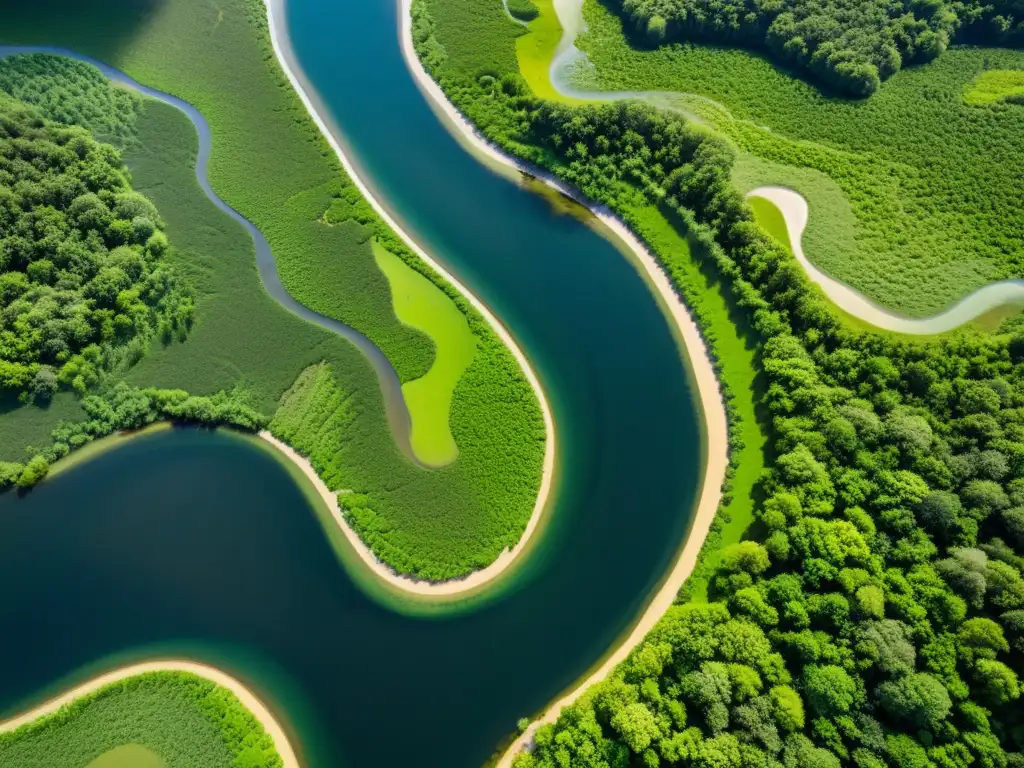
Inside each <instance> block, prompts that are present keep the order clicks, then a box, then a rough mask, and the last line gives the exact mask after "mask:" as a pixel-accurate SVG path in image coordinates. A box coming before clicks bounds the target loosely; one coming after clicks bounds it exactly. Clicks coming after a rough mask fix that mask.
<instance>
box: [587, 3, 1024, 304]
mask: <svg viewBox="0 0 1024 768" xmlns="http://www.w3.org/2000/svg"><path fill="white" fill-rule="evenodd" d="M585 16H586V22H587V32H586V33H585V34H583V35H582V36H581V37H580V40H579V41H578V43H577V44H578V45H579V47H580V48H581V49H582V50H584V51H585V52H586V53H587V55H588V57H589V59H590V62H591V64H592V67H590V68H588V72H587V77H588V79H589V80H590V81H594V80H596V86H597V87H598V88H600V89H601V90H659V91H674V92H677V93H684V94H696V95H698V96H699V97H700V98H694V97H691V98H689V99H685V100H684V103H685V106H686V108H687V110H688V111H690V112H694V113H696V114H698V115H699V116H700V117H701V118H702V119H704V120H705V121H706V122H708V123H709V124H710V125H712V126H713V127H714V128H715V129H716V130H718V131H720V132H721V133H723V134H724V135H725V136H727V137H728V138H729V139H730V140H731V141H732V142H733V143H734V144H735V145H736V146H737V148H738V149H739V150H741V152H742V153H743V155H750V156H752V157H753V158H754V160H755V161H756V162H748V161H746V160H745V159H744V156H743V155H741V158H740V162H739V163H738V167H737V178H739V177H740V176H742V175H743V174H744V173H746V176H745V181H746V182H748V183H751V184H753V186H757V185H758V184H763V183H778V184H783V185H785V186H789V187H792V188H793V189H796V190H797V191H800V192H802V193H804V194H805V196H806V197H807V199H808V200H809V201H810V202H811V204H812V205H813V206H814V210H815V216H814V217H812V221H811V223H810V224H809V226H808V231H807V233H806V237H805V240H804V248H805V251H806V253H807V255H808V258H810V259H812V260H813V261H814V262H815V263H816V264H817V265H818V266H819V267H820V268H822V269H823V270H825V271H826V272H828V273H829V274H831V275H832V276H834V277H836V278H837V279H839V280H842V281H843V282H846V283H848V284H850V285H852V286H853V287H855V288H857V289H858V290H860V291H861V292H863V293H865V294H866V295H868V296H870V297H871V298H873V299H874V300H876V301H878V302H879V303H881V304H884V305H886V306H889V307H892V308H894V309H896V310H898V311H901V312H903V313H906V314H909V315H917V316H922V315H930V314H933V313H935V312H937V311H939V310H941V309H944V308H945V307H947V306H948V305H949V304H951V303H953V302H955V301H956V300H957V299H959V298H961V297H962V296H964V295H966V294H967V293H969V292H971V291H972V290H974V289H976V288H979V287H981V286H983V285H985V284H987V283H989V282H992V281H993V280H999V279H1002V278H1007V277H1016V276H1019V275H1020V274H1021V273H1022V272H1024V251H1022V250H1021V248H1020V231H1021V227H1022V226H1024V197H1022V194H1024V192H1022V188H1021V185H1020V182H1019V179H1020V174H1021V158H1022V157H1024V111H1022V110H1018V109H1002V110H979V109H976V108H972V107H969V106H967V105H965V104H964V100H963V94H964V88H965V85H966V84H968V83H970V82H972V81H973V80H974V78H975V77H976V76H977V75H978V74H979V73H980V72H982V71H984V70H985V68H986V67H995V68H1000V69H1006V70H1009V69H1024V53H1022V52H1019V51H1009V50H1001V49H999V50H997V49H975V48H954V49H952V50H950V51H948V52H947V54H946V55H944V56H943V57H941V58H940V59H939V60H937V61H934V62H931V63H929V64H927V65H925V66H919V67H910V68H907V69H904V70H903V71H901V72H899V73H897V74H896V75H894V76H893V77H892V78H891V79H890V80H888V81H887V82H886V83H885V84H884V85H883V86H882V87H881V88H880V89H879V91H878V92H877V93H875V94H874V95H873V96H872V97H871V98H869V99H866V100H860V101H849V100H845V99H835V98H826V97H825V96H823V95H822V94H821V93H820V92H819V91H818V90H817V89H816V88H814V87H813V86H811V85H808V84H807V83H805V82H803V81H801V80H799V79H796V78H794V77H792V76H790V75H788V74H786V73H784V72H782V71H780V70H778V69H776V68H775V67H773V66H772V65H771V63H770V62H768V61H767V60H766V59H764V58H762V57H759V56H756V55H754V54H751V53H748V52H744V51H739V50H733V49H725V48H717V47H710V46H699V45H678V44H675V45H666V46H662V47H659V48H658V49H656V50H647V49H643V48H634V47H632V46H631V45H630V42H629V40H628V39H627V37H626V35H625V34H624V32H623V28H622V23H621V21H620V20H619V18H618V17H617V16H616V15H615V14H614V13H613V12H612V11H611V10H609V8H607V7H605V6H603V5H601V4H600V3H599V2H597V0H587V3H586V4H585ZM589 84H590V85H593V84H594V83H593V82H591V83H589ZM742 166H747V167H746V169H744V168H743V167H742ZM765 176H770V177H772V178H771V180H769V179H766V178H765ZM809 187H810V189H809ZM750 188H752V187H749V186H745V187H740V189H741V191H748V190H749V189H750ZM837 192H838V193H841V194H836V193H837ZM815 194H819V195H821V194H824V197H823V198H822V199H825V200H826V201H827V204H822V203H821V202H820V201H819V200H818V199H815V197H814V195H815Z"/></svg>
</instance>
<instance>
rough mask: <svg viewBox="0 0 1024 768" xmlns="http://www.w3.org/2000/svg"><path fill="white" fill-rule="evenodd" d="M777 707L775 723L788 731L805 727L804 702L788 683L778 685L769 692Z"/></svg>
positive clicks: (800, 729)
mask: <svg viewBox="0 0 1024 768" xmlns="http://www.w3.org/2000/svg"><path fill="white" fill-rule="evenodd" d="M768 695H769V697H770V698H771V700H772V704H773V705H774V707H775V723H776V724H777V725H778V726H779V728H780V729H781V730H782V731H784V732H788V733H792V732H794V731H802V730H803V728H804V703H803V701H802V700H801V699H800V694H799V693H797V692H796V691H794V690H793V689H792V688H790V687H789V686H788V685H776V686H775V687H774V688H772V689H771V690H770V691H769V692H768Z"/></svg>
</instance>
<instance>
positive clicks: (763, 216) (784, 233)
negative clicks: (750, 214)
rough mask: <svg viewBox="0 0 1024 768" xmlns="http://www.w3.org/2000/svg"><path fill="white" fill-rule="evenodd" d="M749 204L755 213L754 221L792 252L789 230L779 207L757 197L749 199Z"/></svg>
mask: <svg viewBox="0 0 1024 768" xmlns="http://www.w3.org/2000/svg"><path fill="white" fill-rule="evenodd" d="M747 202H749V203H750V207H751V208H752V209H753V211H754V220H755V221H756V222H757V224H758V226H759V227H761V229H763V230H764V231H765V232H767V233H768V234H769V235H771V236H772V237H774V238H775V240H776V242H778V244H779V245H781V246H782V247H783V248H785V249H786V250H787V251H791V250H792V249H791V247H790V238H789V228H788V227H787V226H786V218H785V217H784V216H783V215H782V211H780V210H779V207H778V206H777V205H775V203H773V202H772V201H771V200H768V199H766V198H763V197H757V196H754V197H749V198H747Z"/></svg>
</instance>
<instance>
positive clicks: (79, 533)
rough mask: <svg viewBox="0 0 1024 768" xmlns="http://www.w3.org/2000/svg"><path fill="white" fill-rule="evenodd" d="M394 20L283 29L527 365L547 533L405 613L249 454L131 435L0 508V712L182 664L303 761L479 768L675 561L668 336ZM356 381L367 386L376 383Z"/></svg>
mask: <svg viewBox="0 0 1024 768" xmlns="http://www.w3.org/2000/svg"><path fill="white" fill-rule="evenodd" d="M397 13H398V6H397V4H395V3H389V2H380V1H379V0H354V1H353V2H351V3H345V4H330V5H327V6H324V5H323V4H322V3H318V2H316V1H315V0H290V1H289V3H288V5H287V26H288V28H289V31H290V33H291V41H292V46H293V49H294V53H295V55H296V57H297V59H298V62H299V63H300V64H301V67H302V69H303V70H304V73H305V77H306V78H307V79H308V82H309V83H310V84H311V86H312V87H313V88H314V89H315V91H316V92H317V94H318V97H319V100H320V102H321V104H322V106H323V107H324V111H325V117H326V118H327V119H328V120H329V121H330V122H332V123H333V124H334V126H335V127H336V128H337V130H338V133H339V135H340V136H341V137H343V139H344V141H345V143H346V152H347V154H348V155H349V157H350V158H351V159H352V161H353V162H354V164H355V165H356V166H357V169H358V172H359V175H360V176H361V177H362V178H363V179H364V180H365V181H366V182H367V183H368V184H369V186H371V187H372V189H373V192H374V195H375V197H376V198H377V199H378V200H379V201H380V202H381V203H382V204H383V205H384V206H385V207H386V209H387V210H388V212H389V213H390V214H391V215H392V216H393V217H394V218H395V219H396V220H397V221H398V222H400V223H401V225H402V227H403V229H405V230H406V231H408V232H410V233H411V234H412V235H413V237H414V238H415V239H416V241H417V242H418V243H420V244H421V245H423V247H424V248H425V249H426V250H427V251H429V253H430V254H431V255H433V256H434V257H435V258H436V259H437V260H438V261H439V262H440V263H442V264H443V265H444V266H445V267H447V268H448V269H450V271H451V272H453V273H454V274H455V275H456V276H457V277H458V278H459V279H460V280H461V281H462V282H463V283H465V284H466V285H467V286H468V288H469V289H470V290H471V291H472V292H473V293H474V294H476V295H477V296H479V297H480V298H481V299H482V300H483V301H484V302H485V303H486V304H487V306H489V307H490V308H492V309H493V310H494V312H495V314H496V315H498V316H499V317H500V318H501V319H502V321H503V323H504V324H505V325H506V326H507V327H508V328H509V329H510V330H511V331H512V333H513V334H514V336H515V338H516V340H517V342H519V344H520V346H521V347H522V348H523V350H524V351H525V353H526V355H527V356H528V358H529V359H530V361H531V362H532V363H533V365H534V367H535V369H536V370H537V373H538V376H539V378H540V379H541V382H542V384H543V385H544V389H545V391H546V392H547V393H548V394H549V400H550V403H551V407H552V411H553V413H554V416H555V421H556V424H557V428H558V435H559V448H558V450H559V454H558V466H559V474H558V483H557V487H556V490H555V496H554V507H553V511H552V513H551V523H550V525H549V526H548V528H547V530H546V531H545V534H544V536H543V537H541V539H540V540H539V541H538V543H537V545H536V547H535V548H534V550H533V552H532V553H531V554H530V556H529V558H528V559H527V560H526V561H525V562H524V564H523V567H522V568H521V569H520V570H519V571H518V572H517V573H516V575H515V577H514V579H515V581H514V583H512V584H509V585H506V589H504V590H503V591H502V592H501V593H500V594H497V595H496V596H494V598H493V599H491V600H489V601H487V602H485V603H482V604H481V605H479V606H474V608H475V610H472V611H468V610H467V611H463V612H458V613H452V614H448V615H437V616H434V617H429V618H427V617H410V616H405V615H402V614H400V613H396V612H394V611H391V610H389V609H388V608H386V607H385V606H383V605H381V604H378V603H377V602H375V601H374V600H372V599H371V598H369V597H367V595H366V593H365V592H364V591H363V590H362V589H360V588H359V587H358V586H357V585H356V584H355V583H354V582H353V581H352V580H351V579H350V578H349V576H348V574H347V573H346V572H345V570H344V569H343V568H342V567H341V566H340V565H339V561H338V558H337V554H336V552H335V551H334V549H333V548H332V546H331V540H330V537H328V536H325V535H324V528H323V527H322V526H321V523H320V521H319V520H318V518H317V517H316V515H314V514H313V513H312V511H311V509H310V507H309V503H308V501H307V499H306V497H305V496H304V495H303V493H302V491H301V489H300V488H299V487H297V486H296V484H295V483H294V482H293V480H292V478H291V476H290V475H289V473H288V472H286V471H285V470H284V469H283V468H282V466H281V465H280V463H279V462H277V461H276V460H275V459H274V458H273V457H272V456H270V455H269V454H268V453H267V452H266V451H264V450H261V449H260V448H259V447H256V446H254V445H252V444H251V443H250V442H248V441H245V440H242V439H241V438H238V437H236V436H233V435H230V434H224V433H213V434H211V433H206V432H198V431H193V430H174V431H171V432H164V433H160V434H156V435H153V436H149V437H144V438H139V439H137V440H134V441H131V442H128V443H127V444H125V445H124V446H123V447H122V448H119V449H118V450H116V451H112V452H110V453H107V454H104V455H102V456H100V457H99V458H97V459H95V460H93V461H92V462H90V463H89V464H87V465H84V466H83V467H79V468H76V469H72V470H69V471H67V472H66V473H63V474H61V475H60V476H58V477H56V478H55V479H54V480H53V481H52V482H48V483H46V484H44V485H43V486H41V487H39V488H38V489H36V490H35V491H34V492H33V493H31V494H30V495H29V496H27V497H26V498H23V499H19V498H17V497H15V496H13V495H7V496H4V497H0V520H3V524H4V535H3V537H0V599H2V600H3V603H4V606H5V610H4V611H3V613H2V614H0V633H2V636H3V637H4V638H5V643H4V650H5V653H4V654H3V656H2V657H0V679H2V680H3V681H4V685H3V686H2V687H0V711H2V712H3V713H4V714H10V713H14V712H15V711H17V710H20V709H23V708H24V707H25V706H26V705H28V704H31V703H32V702H33V701H38V700H40V699H42V698H45V697H46V696H47V694H50V693H53V692H56V691H57V690H59V689H62V688H64V687H66V686H67V685H69V684H73V683H75V682H77V681H79V680H81V679H83V678H85V677H88V676H90V675H91V674H93V673H95V672H97V671H101V670H105V669H110V668H112V667H114V666H119V665H121V664H124V663H128V662H132V661H136V660H139V659H144V658H151V657H154V656H164V657H167V656H170V657H176V658H177V657H181V658H190V659H194V660H196V661H199V662H205V663H209V664H212V665H214V666H216V667H218V668H220V669H223V670H224V671H225V672H227V673H229V674H231V675H232V676H233V677H236V678H237V679H239V680H240V681H242V682H243V683H245V684H246V685H248V686H249V687H250V688H252V689H253V690H254V691H256V692H257V693H258V694H259V696H260V698H261V699H262V700H264V701H266V702H267V704H268V705H269V706H270V707H271V709H272V710H273V711H274V714H275V716H276V717H278V718H279V719H281V720H282V721H284V724H285V727H286V728H287V729H288V731H289V736H290V737H291V740H292V742H293V743H294V744H295V745H296V748H297V749H298V750H299V752H300V759H301V760H302V762H303V764H304V765H309V766H324V768H336V767H337V766H364V765H385V766H392V765H394V766H397V765H417V766H426V767H430V766H437V767H438V768H461V767H462V766H466V767H467V768H469V767H470V766H478V765H480V764H481V763H482V762H484V760H486V758H487V757H488V755H489V754H490V753H491V752H492V750H493V749H494V748H495V747H496V745H497V744H498V742H499V741H500V740H501V738H502V737H504V736H505V735H506V734H508V733H509V732H511V731H512V730H513V728H514V726H515V722H516V720H517V719H518V718H520V717H522V716H524V715H529V714H531V713H533V712H535V711H537V710H538V709H539V708H541V707H542V706H544V705H545V704H546V703H547V702H549V701H550V700H551V699H553V698H554V697H555V696H556V695H557V694H558V693H559V691H561V690H563V689H564V688H566V687H567V686H569V685H570V684H571V683H573V681H575V680H577V679H578V678H579V677H580V676H581V675H583V674H584V673H585V672H586V671H587V669H588V668H589V667H591V665H593V664H595V663H596V662H597V661H598V660H599V659H600V658H601V657H602V654H604V653H605V652H606V651H607V649H608V648H609V647H611V646H612V645H613V644H614V643H615V641H616V639H617V638H619V637H621V636H622V635H623V633H624V632H625V631H626V630H628V628H629V625H630V623H631V622H632V621H633V620H635V618H636V617H637V615H638V613H639V612H640V610H641V608H642V607H643V605H644V604H645V603H646V601H647V600H648V599H649V597H650V595H651V594H652V591H653V590H654V588H655V587H656V586H657V585H658V584H659V582H660V581H661V579H662V578H663V576H664V574H665V573H666V572H667V570H668V568H669V566H670V564H671V563H672V562H673V561H674V560H675V557H676V554H677V552H678V550H679V546H680V542H681V541H682V540H683V539H684V537H685V535H686V532H687V530H688V527H689V524H690V517H689V512H690V510H692V509H693V506H694V501H695V499H696V497H697V494H698V492H699V491H700V483H701V476H702V467H703V460H704V454H705V446H704V439H703V425H702V422H701V418H700V414H699V413H698V411H697V409H696V408H695V405H694V393H693V390H692V387H691V384H690V381H689V378H688V372H687V369H686V365H685V364H684V362H683V356H682V355H681V353H680V348H679V344H678V340H677V338H676V337H675V336H674V334H673V332H672V331H671V330H670V327H669V324H668V322H667V321H666V317H665V315H664V314H663V313H662V311H661V310H660V309H659V307H658V304H657V303H656V302H655V301H654V300H653V298H652V295H651V292H650V290H649V288H648V285H647V284H646V283H645V281H644V279H642V278H641V276H640V275H639V274H638V272H637V269H636V268H635V267H634V266H633V265H632V264H631V263H630V262H629V261H628V260H627V259H626V258H624V257H623V255H622V253H621V252H620V251H619V250H618V249H617V248H616V247H615V246H613V245H612V243H611V242H610V241H609V240H607V239H605V238H604V237H602V236H601V235H599V234H598V233H597V232H595V231H594V230H593V229H592V228H590V227H588V226H587V225H585V224H584V223H582V222H580V221H579V220H577V219H575V218H573V217H570V216H564V215H559V214H558V213H557V212H556V211H555V210H553V209H552V208H551V207H550V205H549V204H548V203H547V202H546V201H545V200H544V199H542V198H541V197H539V196H537V195H535V194H533V193H531V192H529V191H528V190H526V189H523V188H521V187H520V186H519V185H517V184H515V183H513V182H510V181H509V180H507V179H506V178H504V177H502V176H499V175H497V174H495V173H493V172H491V171H490V170H488V169H487V168H485V167H484V166H483V165H482V164H481V163H480V162H479V161H478V160H477V159H476V158H474V157H473V156H472V155H470V154H468V153H467V152H465V150H464V149H463V148H462V147H461V146H460V145H459V143H458V142H457V141H456V140H455V139H454V138H453V137H452V136H451V135H450V133H449V132H448V131H447V130H446V128H445V127H444V125H442V124H441V122H440V121H439V120H438V119H437V117H436V116H435V114H434V113H433V111H432V110H431V108H430V106H429V105H428V104H427V102H426V101H425V100H424V98H423V96H422V95H421V93H420V91H419V90H418V88H417V86H416V84H415V82H414V81H413V78H412V77H411V75H410V72H409V70H408V69H407V68H406V65H405V62H404V61H403V58H402V53H401V48H400V44H399V37H398V29H399V23H398V21H399V20H398V18H397ZM72 34H73V33H72ZM36 42H38V43H59V44H61V45H68V46H72V47H75V48H76V50H78V47H77V46H76V45H75V44H74V42H75V41H74V39H73V38H72V39H67V40H60V41H43V40H40V41H36ZM84 53H86V54H88V53H92V52H91V51H88V50H85V51H84ZM339 72H344V73H347V75H346V76H345V77H338V73H339ZM108 74H110V73H109V71H108ZM175 106H179V108H182V109H184V110H185V111H186V112H187V111H188V106H187V105H185V104H180V105H179V104H175ZM190 116H191V117H193V121H194V122H196V123H197V126H202V125H204V123H203V122H202V121H201V116H198V115H192V114H190ZM196 117H198V118H199V120H198V121H197V120H196V119H195V118H196ZM200 131H202V128H201V127H200ZM203 163H205V155H201V156H200V158H199V163H198V166H197V171H198V172H199V177H200V183H202V182H203V179H204V174H203V173H202V168H201V166H202V164H203ZM209 192H210V193H211V199H213V198H216V195H215V194H212V190H210V191H209ZM215 202H216V200H215ZM222 210H225V212H226V213H229V215H230V214H231V213H232V212H231V211H230V209H228V208H227V206H226V205H225V206H223V207H222ZM235 218H236V220H237V219H240V217H237V214H236V215H235ZM239 223H241V224H243V225H244V224H245V222H244V221H240V222H239ZM250 234H252V235H253V237H254V240H255V242H256V244H257V250H258V252H259V251H260V247H261V246H260V243H261V241H262V238H261V237H260V236H259V233H258V232H255V231H250ZM263 247H264V249H265V242H264V246H263ZM259 258H260V274H261V276H262V277H263V279H264V284H265V285H266V286H267V287H268V290H270V291H271V293H274V295H275V298H278V300H279V301H282V303H285V304H286V305H287V304H288V302H289V301H290V299H289V298H288V297H287V294H286V293H285V292H284V291H283V289H281V288H280V282H279V281H278V280H277V278H276V271H275V270H274V269H273V262H272V257H271V255H270V253H269V251H268V250H264V251H263V255H261V256H260V257H259ZM275 285H276V286H277V289H278V290H279V293H275V287H274V286H275ZM290 308H292V307H290ZM293 311H296V312H297V313H299V314H303V315H304V316H307V319H310V320H313V321H314V322H318V321H319V320H318V319H317V318H316V317H309V316H308V315H306V314H304V313H305V312H307V311H306V310H304V308H302V307H301V306H298V305H296V306H295V307H294V308H293ZM324 320H326V319H324ZM335 330H336V331H337V332H339V333H343V334H346V335H349V338H352V340H353V341H354V342H356V343H361V342H359V337H356V336H351V335H350V333H351V331H350V329H346V328H344V327H343V326H342V327H339V328H335ZM638 341H640V342H642V343H638ZM364 351H366V352H367V354H368V356H370V358H371V359H373V356H374V354H375V352H374V350H372V349H364ZM384 363H386V361H384ZM378 372H383V375H382V376H381V379H382V386H384V387H385V392H387V387H388V386H390V385H389V384H388V382H387V379H388V377H389V376H390V377H393V376H394V374H393V372H392V371H390V366H387V367H386V368H384V367H383V366H379V367H378ZM394 384H395V390H396V391H398V390H397V382H394ZM392 405H393V407H394V409H395V412H397V413H400V411H399V410H398V403H397V401H395V402H393V403H392ZM185 478H187V482H183V480H184V479H185Z"/></svg>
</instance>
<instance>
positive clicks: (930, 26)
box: [620, 0, 1024, 96]
mask: <svg viewBox="0 0 1024 768" xmlns="http://www.w3.org/2000/svg"><path fill="white" fill-rule="evenodd" d="M620 10H621V12H622V13H623V15H624V16H626V17H628V18H629V19H630V21H631V22H632V25H633V28H634V29H635V30H636V32H637V33H638V35H639V36H640V37H641V38H646V40H647V41H648V42H649V43H652V44H659V43H662V42H666V41H673V40H700V41H706V42H714V43H722V44H731V45H742V46H746V47H750V48H755V49H761V50H766V51H768V52H770V53H771V54H772V55H773V56H775V57H777V58H779V59H781V60H782V61H785V62H787V63H790V64H791V65H793V66H794V67H796V68H797V69H799V70H801V71H803V72H805V73H808V74H810V75H812V76H813V77H815V78H816V79H818V80H819V81H821V82H823V83H825V84H827V85H829V86H831V87H833V88H835V89H837V90H838V91H841V92H843V93H847V94H850V95H854V96H867V95H869V94H871V93H874V91H875V90H877V89H878V86H879V85H880V84H881V82H882V81H883V80H885V79H886V78H888V77H889V76H891V75H892V74H893V73H895V72H897V71H898V70H899V69H900V67H902V66H904V65H906V64H913V63H920V62H925V61H929V60H931V59H934V58H935V57H937V56H939V55H941V54H942V53H943V52H944V51H945V50H946V48H947V47H948V46H949V44H950V43H951V42H953V41H954V40H957V39H960V40H970V41H974V42H984V43H986V44H990V45H1019V44H1020V43H1021V42H1024V5H1021V3H1020V1H1019V0H994V1H993V2H990V3H985V2H982V0H966V2H965V1H962V0H932V1H931V2H920V1H919V0H896V1H893V0H622V2H621V6H620Z"/></svg>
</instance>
